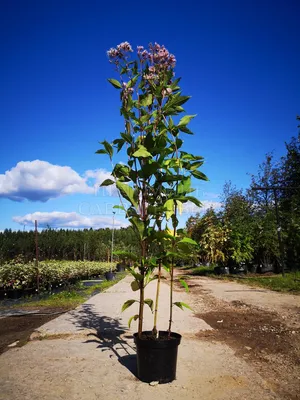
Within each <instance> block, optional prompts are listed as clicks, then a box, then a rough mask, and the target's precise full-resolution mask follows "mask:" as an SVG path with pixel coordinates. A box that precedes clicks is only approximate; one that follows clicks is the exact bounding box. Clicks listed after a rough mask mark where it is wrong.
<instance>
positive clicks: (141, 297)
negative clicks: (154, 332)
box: [138, 271, 145, 337]
mask: <svg viewBox="0 0 300 400" xmlns="http://www.w3.org/2000/svg"><path fill="white" fill-rule="evenodd" d="M142 275H143V279H142V281H141V283H140V285H141V287H140V307H139V327H138V335H139V337H141V335H142V331H143V317H144V290H145V288H144V271H143V272H142Z"/></svg>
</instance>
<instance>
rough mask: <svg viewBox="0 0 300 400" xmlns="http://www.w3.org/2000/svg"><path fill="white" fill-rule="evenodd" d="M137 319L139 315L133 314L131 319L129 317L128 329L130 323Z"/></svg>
mask: <svg viewBox="0 0 300 400" xmlns="http://www.w3.org/2000/svg"><path fill="white" fill-rule="evenodd" d="M137 319H139V315H138V314H135V315H134V316H133V317H130V318H129V320H128V328H130V325H131V322H132V321H133V320H134V321H136V320H137Z"/></svg>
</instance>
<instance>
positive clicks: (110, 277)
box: [105, 271, 115, 281]
mask: <svg viewBox="0 0 300 400" xmlns="http://www.w3.org/2000/svg"><path fill="white" fill-rule="evenodd" d="M105 279H106V280H107V281H113V280H114V279H115V274H114V273H113V272H112V271H108V272H105Z"/></svg>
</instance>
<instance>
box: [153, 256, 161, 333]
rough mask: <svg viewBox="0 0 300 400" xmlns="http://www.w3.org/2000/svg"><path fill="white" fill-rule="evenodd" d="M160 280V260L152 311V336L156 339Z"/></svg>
mask: <svg viewBox="0 0 300 400" xmlns="http://www.w3.org/2000/svg"><path fill="white" fill-rule="evenodd" d="M160 278H161V260H159V263H158V278H157V286H156V298H155V309H154V324H153V330H152V333H153V336H155V337H156V338H157V316H158V300H159V293H160Z"/></svg>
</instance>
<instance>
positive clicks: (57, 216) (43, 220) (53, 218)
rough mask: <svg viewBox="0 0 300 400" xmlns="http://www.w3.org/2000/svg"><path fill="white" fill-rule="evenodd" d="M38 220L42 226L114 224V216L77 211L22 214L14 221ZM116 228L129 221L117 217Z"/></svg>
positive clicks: (31, 224)
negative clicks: (79, 212) (84, 213)
mask: <svg viewBox="0 0 300 400" xmlns="http://www.w3.org/2000/svg"><path fill="white" fill-rule="evenodd" d="M35 220H37V221H38V226H39V227H40V228H46V227H47V226H50V227H51V228H71V229H80V228H94V229H97V228H111V227H112V226H113V218H112V217H107V216H105V217H103V216H99V215H91V216H84V215H81V214H78V213H76V212H69V213H68V212H60V211H52V212H35V213H32V214H26V215H24V216H23V217H22V216H15V217H13V221H14V222H17V223H18V224H20V225H27V226H34V221H35ZM114 226H115V228H116V229H117V228H121V227H126V226H128V223H126V222H124V221H120V220H118V219H115V222H114Z"/></svg>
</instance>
